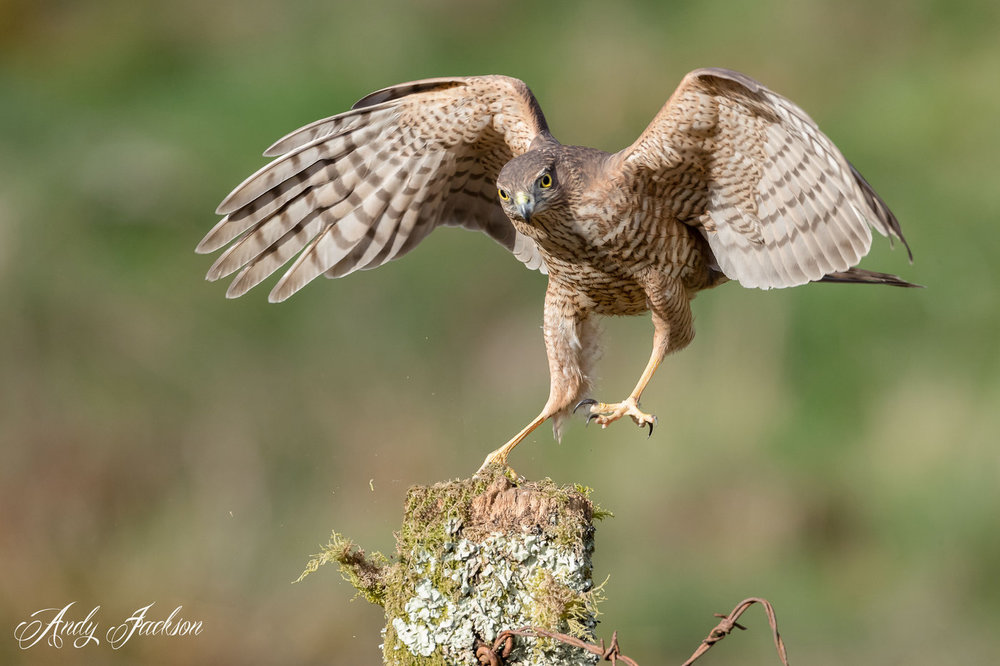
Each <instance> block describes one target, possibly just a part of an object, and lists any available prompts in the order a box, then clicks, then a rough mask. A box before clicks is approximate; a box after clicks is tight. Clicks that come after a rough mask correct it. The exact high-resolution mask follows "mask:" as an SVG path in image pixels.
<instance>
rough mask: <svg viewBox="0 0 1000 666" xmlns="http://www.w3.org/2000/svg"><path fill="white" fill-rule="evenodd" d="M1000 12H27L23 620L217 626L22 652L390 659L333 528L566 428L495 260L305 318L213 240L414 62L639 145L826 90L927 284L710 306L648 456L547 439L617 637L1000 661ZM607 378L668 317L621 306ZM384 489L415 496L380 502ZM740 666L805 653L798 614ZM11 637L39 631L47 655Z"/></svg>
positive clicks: (9, 456)
mask: <svg viewBox="0 0 1000 666" xmlns="http://www.w3.org/2000/svg"><path fill="white" fill-rule="evenodd" d="M998 14H1000V12H998V10H997V8H996V7H995V6H994V5H992V4H990V3H986V2H981V3H961V4H955V3H943V2H922V3H896V2H891V3H884V4H883V5H881V6H878V7H872V6H871V5H870V3H863V2H860V1H857V0H851V1H849V2H809V3H798V4H794V5H792V4H789V5H787V6H786V5H785V4H784V3H778V2H764V3H754V4H748V5H745V6H734V5H732V4H731V3H723V2H702V3H696V4H690V3H655V2H646V3H642V2H631V3H630V2H622V3H614V4H611V3H598V2H583V3H575V4H573V5H569V6H567V5H563V4H560V3H549V4H547V5H546V4H538V3H520V2H512V3H502V4H491V5H483V6H471V3H459V2H452V1H448V0H441V1H438V2H434V3H428V4H427V5H426V6H417V5H416V4H412V5H411V4H409V3H392V2H389V1H388V0H382V1H380V2H370V3H366V4H364V6H361V5H360V4H359V5H353V4H344V5H342V6H341V5H338V4H321V3H277V2H264V1H258V2H253V3H237V2H232V1H224V2H219V3H211V4H210V5H209V6H206V5H205V3H199V2H194V1H193V0H179V1H178V2H172V3H133V2H124V1H118V2H114V1H112V2H105V3H91V4H79V5H75V6H69V5H66V4H64V3H29V2H24V1H15V2H12V3H7V4H6V5H4V6H3V7H0V59H2V60H0V298H2V302H3V304H4V307H3V308H2V309H0V330H2V331H3V332H4V344H3V345H2V346H0V368H2V373H0V440H2V448H0V498H2V502H3V516H4V518H3V529H2V530H0V555H2V562H3V565H4V571H5V575H4V576H2V577H0V581H2V582H0V620H2V622H0V624H2V625H3V626H6V627H7V628H8V631H12V629H13V627H14V626H16V624H17V623H18V622H20V621H22V620H24V619H25V618H26V617H27V616H28V615H29V614H30V613H31V612H33V611H35V610H38V609H40V608H44V607H52V606H62V605H64V604H66V603H69V602H70V601H75V602H76V603H77V607H81V608H84V609H86V610H89V609H90V608H91V607H93V606H95V605H98V604H100V605H101V607H102V609H101V611H100V619H101V620H102V626H104V627H107V626H109V625H110V624H112V623H113V622H120V621H121V620H122V619H124V618H125V617H127V616H128V615H129V614H130V613H131V612H132V611H134V610H135V609H136V608H138V607H140V606H144V605H146V604H147V603H149V602H150V601H154V602H156V606H155V607H154V608H155V609H158V610H159V611H162V615H164V616H165V615H166V614H167V613H168V612H169V610H171V609H173V607H174V606H176V605H178V604H183V606H184V611H183V612H184V615H185V617H189V618H195V619H201V620H203V621H204V623H205V631H204V633H203V634H202V635H201V636H199V637H197V638H187V639H182V638H137V639H135V640H133V641H132V642H131V643H130V644H129V645H128V646H127V647H125V648H123V649H122V650H121V651H119V652H114V651H112V650H111V649H110V648H108V647H107V645H106V644H102V645H101V646H100V647H89V648H87V649H85V650H80V651H77V650H74V649H72V648H65V647H64V648H63V649H62V650H55V649H52V648H49V647H47V646H37V647H34V648H32V649H31V650H28V651H25V652H21V651H18V650H17V649H16V647H15V645H14V643H13V641H12V640H11V639H10V638H8V640H6V641H2V642H0V661H3V662H5V663H50V662H51V663H74V662H78V663H94V662H95V661H99V662H104V663H111V662H112V661H114V660H116V659H117V660H119V661H120V662H121V663H150V664H159V663H162V664H167V663H212V662H232V661H236V660H242V661H247V662H251V663H327V662H329V661H334V662H336V663H376V662H377V659H378V651H377V649H376V645H377V644H378V628H379V627H380V625H381V618H380V614H379V613H378V612H377V610H376V609H373V608H369V607H367V606H366V605H364V604H361V603H354V604H349V603H347V598H348V596H349V595H350V591H349V590H348V588H347V586H345V585H343V584H341V583H339V582H337V581H336V577H329V578H328V579H327V581H326V582H324V580H323V579H322V577H321V578H310V579H309V580H308V581H307V582H306V583H304V584H302V585H296V586H292V585H290V584H289V581H291V580H292V579H293V578H295V577H296V576H297V574H298V573H299V571H300V570H301V568H302V566H303V564H304V562H305V561H306V559H308V555H309V554H310V553H312V552H314V551H315V550H316V548H317V544H318V543H319V542H320V541H322V540H323V539H324V538H325V536H326V534H327V533H328V531H329V529H330V528H336V529H338V530H339V531H341V532H343V533H345V534H348V535H350V536H351V537H352V538H355V539H356V540H357V541H358V542H359V543H361V544H363V545H364V546H366V547H369V548H377V549H382V550H385V551H389V550H391V548H392V537H391V530H392V528H393V526H394V525H396V524H397V522H398V519H399V514H400V508H401V501H402V497H403V494H404V492H405V489H406V488H407V487H408V486H409V485H411V484H413V483H428V482H433V481H437V480H442V479H445V478H449V477H454V476H465V475H468V474H469V473H470V472H471V471H472V470H473V469H475V467H476V466H477V465H478V463H479V461H480V460H481V458H482V456H483V455H484V454H485V453H486V452H487V451H488V450H490V449H492V448H493V447H495V446H496V445H497V443H499V442H502V441H504V440H505V439H506V438H507V437H508V436H509V435H510V434H511V433H512V432H513V431H515V430H516V429H517V428H519V427H520V426H521V425H522V423H523V422H524V421H526V420H527V419H528V418H530V416H532V415H533V414H535V413H536V411H537V409H538V407H539V406H540V405H541V403H542V401H543V400H544V397H545V391H546V388H547V377H546V372H545V360H544V350H543V348H542V342H541V336H540V335H539V331H538V325H539V322H540V313H541V299H542V293H543V290H544V278H542V277H541V276H539V275H537V274H530V273H528V272H527V271H524V270H523V269H521V268H520V267H519V266H518V264H517V263H516V262H515V261H513V260H512V259H511V258H510V257H509V256H507V255H506V253H505V252H504V251H503V250H502V249H500V248H498V247H497V246H495V245H494V244H493V243H491V242H490V241H488V240H487V239H485V238H479V237H477V236H475V235H473V234H467V233H464V232H460V231H442V232H438V233H436V234H435V235H434V236H433V237H432V238H430V239H429V240H428V241H427V242H425V244H424V245H423V246H422V247H420V248H419V250H418V251H416V252H414V253H413V254H411V255H408V256H407V257H406V259H405V260H404V261H400V262H396V263H393V264H391V265H389V266H386V267H383V268H381V269H379V270H378V271H374V272H366V273H363V274H360V275H358V274H356V275H353V276H351V277H349V278H346V279H344V280H341V281H338V282H334V283H327V282H325V281H320V282H319V283H317V284H314V285H311V286H310V287H308V288H307V289H305V290H304V291H303V292H301V293H300V294H297V295H296V296H295V298H293V299H292V300H290V301H289V302H287V303H285V304H282V305H280V306H272V305H268V304H267V303H266V299H265V292H264V290H263V289H261V290H258V291H255V292H251V294H249V295H248V296H246V297H244V298H242V299H240V300H238V301H226V300H225V299H224V298H223V291H224V289H223V287H222V286H220V285H210V284H207V283H205V282H203V281H202V275H203V274H204V271H205V270H206V269H207V267H208V265H209V263H210V259H208V258H205V257H198V256H196V255H194V254H193V252H192V250H193V247H194V245H195V244H196V243H197V241H198V239H199V238H200V237H201V235H202V234H203V233H204V232H205V231H206V230H207V229H208V228H209V227H210V226H211V225H212V224H213V223H214V219H215V218H214V216H213V214H212V211H213V209H214V207H215V205H216V204H217V202H218V201H219V200H220V199H221V197H222V196H223V195H224V194H225V193H226V192H227V191H228V190H229V188H230V187H232V186H233V185H234V184H236V183H237V182H238V181H239V180H241V179H242V178H243V177H244V176H245V175H246V174H248V173H249V172H250V171H251V170H253V169H255V168H257V167H258V166H259V165H260V164H262V163H263V161H262V159H261V158H259V157H257V155H258V154H259V151H260V150H262V149H263V148H264V147H266V146H267V145H269V143H270V142H271V141H272V140H273V139H275V138H277V137H278V136H280V135H282V134H283V133H285V132H286V131H288V130H290V129H294V128H295V127H297V126H298V125H301V124H304V123H306V122H309V121H311V120H314V119H316V118H318V117H321V116H324V115H330V114H333V113H335V112H337V111H340V110H343V109H346V108H347V107H348V106H349V105H350V104H351V103H352V102H353V101H354V100H355V99H357V98H358V97H360V96H362V95H363V94H365V93H367V92H369V91H371V90H374V89H376V88H378V87H381V86H384V85H388V84H391V83H394V82H398V81H403V80H408V79H413V78H420V77H424V76H436V75H443V74H452V73H459V74H464V73H486V72H499V73H508V74H512V75H515V76H520V77H522V78H524V79H525V80H526V81H528V83H529V84H530V85H531V86H532V88H533V89H534V91H535V93H536V94H537V96H538V97H539V99H540V101H541V103H542V105H543V108H544V109H545V110H546V114H547V116H548V118H549V121H550V124H551V125H552V127H553V129H554V131H555V133H556V135H557V136H558V137H560V138H561V139H562V140H564V141H567V142H579V143H587V144H590V145H595V146H598V147H601V148H605V149H609V150H612V149H617V148H619V147H621V146H623V145H625V144H627V143H628V142H630V141H631V140H632V139H633V138H634V136H635V135H636V134H637V133H638V132H639V131H640V130H641V129H642V127H644V126H645V123H646V122H648V120H649V119H650V118H651V117H652V115H653V114H654V113H655V112H656V110H657V109H658V108H659V106H660V105H661V104H662V103H663V101H664V100H665V99H666V97H667V96H668V95H669V93H670V91H671V90H672V88H673V86H674V85H676V83H677V81H679V79H680V77H681V76H682V75H683V73H684V72H686V71H687V70H689V69H691V68H694V67H697V66H704V65H725V66H730V67H733V68H736V69H739V70H742V71H745V72H747V73H749V74H751V75H753V76H756V77H758V78H760V79H762V80H763V81H764V82H765V84H767V85H769V86H771V87H773V88H774V89H776V90H778V91H779V92H782V93H784V94H786V95H788V96H790V97H792V98H793V99H794V100H796V101H797V102H799V103H800V104H801V105H802V106H803V107H804V108H806V109H807V110H808V111H809V112H810V113H811V114H812V115H813V116H814V118H816V120H817V121H818V122H819V123H820V125H821V126H822V127H823V128H824V129H825V130H826V131H827V133H828V134H830V135H831V136H832V137H833V138H834V140H835V141H836V142H837V143H838V145H840V146H841V147H842V148H843V150H844V152H845V153H846V154H847V155H848V157H849V158H850V159H851V160H852V161H853V162H854V163H855V164H856V165H857V166H858V168H859V169H860V170H861V171H862V172H863V173H864V174H865V175H866V177H867V178H868V179H869V180H870V181H871V182H872V183H873V184H874V186H875V187H876V189H877V190H878V191H879V192H880V193H882V194H883V196H884V197H885V198H886V200H887V201H889V203H890V204H891V205H892V207H893V209H894V210H895V212H896V213H897V215H898V216H899V218H900V220H901V221H902V223H903V227H904V230H905V231H906V233H907V237H908V239H909V240H910V243H911V245H912V247H913V249H914V253H915V255H916V263H915V264H914V265H913V266H909V265H907V263H906V261H905V256H904V254H903V252H901V251H900V249H899V248H898V247H897V249H896V250H895V251H890V250H889V249H888V244H887V243H885V242H881V243H879V244H878V246H877V247H876V248H875V250H874V251H873V253H872V256H871V257H870V258H869V259H868V260H866V263H865V265H866V266H869V267H872V268H876V269H881V270H887V271H890V272H898V273H900V274H902V275H904V276H905V277H907V278H908V279H911V280H913V281H916V282H920V283H922V284H926V285H927V286H928V289H926V290H921V291H903V290H891V289H877V288H850V287H842V286H835V285H814V286H810V287H806V288H802V289H796V290H792V291H786V292H773V293H761V292H750V291H746V290H742V289H740V288H739V287H738V286H735V285H727V286H725V287H722V288H720V289H718V290H716V291H714V292H711V293H706V294H703V295H702V296H700V297H699V298H698V299H697V301H696V303H695V310H696V316H697V325H698V329H699V334H698V337H697V339H696V341H695V343H694V344H693V345H692V346H691V347H690V348H689V349H688V350H685V351H684V352H683V353H682V354H679V355H677V356H676V357H672V358H670V359H669V360H668V362H667V363H666V364H665V365H664V367H663V368H662V370H661V371H660V373H659V375H658V376H657V378H656V379H655V381H654V383H653V385H652V387H651V388H650V390H649V392H648V393H647V394H646V395H645V396H644V404H645V406H646V407H648V408H649V409H651V410H652V411H654V412H656V413H657V414H658V415H659V417H660V426H659V428H658V429H657V431H656V433H655V435H654V437H653V438H652V439H649V440H646V439H645V438H644V437H643V436H641V434H640V433H638V432H636V431H634V430H632V429H631V428H630V427H629V425H628V424H621V425H618V426H615V427H613V428H611V429H609V430H607V431H603V432H602V431H598V430H596V429H589V430H585V429H584V428H583V427H582V425H581V424H580V423H574V424H571V425H570V427H569V428H568V432H567V433H566V435H565V437H564V440H563V443H562V444H561V445H556V444H554V443H553V442H552V440H551V438H550V436H549V433H548V430H547V428H544V429H542V430H541V431H540V432H539V433H538V435H536V436H534V437H532V438H531V440H530V441H529V442H528V443H527V444H525V445H524V446H523V447H521V448H520V449H519V450H518V451H517V453H516V454H515V457H514V459H513V463H514V464H515V466H516V467H517V469H518V470H519V471H520V472H522V473H524V474H526V475H528V476H529V477H539V476H546V475H548V476H552V477H554V478H556V479H557V480H559V481H562V482H573V481H578V482H582V483H586V484H588V485H591V486H593V487H595V488H596V489H597V495H596V497H597V499H598V501H600V502H601V504H602V505H605V506H607V507H608V508H610V509H612V510H613V511H615V513H616V518H614V519H613V520H609V521H606V522H605V523H603V524H601V526H600V532H599V535H598V553H597V564H598V572H597V574H598V576H603V575H605V574H611V581H610V583H609V584H608V587H607V591H608V597H609V599H608V602H607V603H606V606H605V608H604V610H605V615H604V616H603V619H604V622H605V624H604V625H603V626H604V627H606V630H605V631H604V633H606V634H610V631H611V629H613V628H617V629H619V630H620V631H621V635H622V638H623V641H624V642H625V645H626V651H627V652H628V653H629V654H630V655H631V656H633V657H635V658H637V659H638V660H639V662H640V663H644V664H653V663H660V662H662V661H664V655H668V656H669V657H670V659H676V660H680V659H683V657H684V656H686V653H687V652H688V651H689V650H690V649H692V648H693V647H694V646H695V645H696V644H697V641H698V640H700V638H701V637H702V636H703V635H704V634H705V632H706V631H707V629H708V628H710V627H711V626H712V624H713V623H714V620H712V618H711V612H712V611H723V610H728V609H729V608H731V607H732V605H733V604H735V602H736V601H738V600H739V599H741V598H743V597H745V596H749V595H762V596H767V597H769V598H770V599H771V600H772V601H773V602H774V603H775V605H776V607H777V610H778V617H779V621H780V623H781V628H782V632H783V634H784V636H785V638H786V641H787V643H788V645H789V650H790V652H791V653H792V657H793V658H794V659H795V660H796V661H801V662H808V663H814V664H822V663H830V664H833V663H843V662H850V663H863V662H871V663H882V662H905V663H910V664H932V663H933V664H936V663H941V662H943V661H947V662H958V661H963V662H968V663H992V662H995V661H997V660H998V657H1000V646H998V644H997V641H996V640H995V638H994V637H993V634H994V627H995V626H996V623H997V621H998V620H1000V613H998V612H997V610H996V605H997V603H998V602H1000V584H998V583H997V578H996V575H995V567H996V563H997V562H998V561H1000V530H998V529H997V528H998V524H997V507H998V505H1000V491H998V490H997V487H998V484H997V477H998V474H1000V455H998V453H997V441H998V440H1000V437H998V435H1000V410H998V409H997V405H998V404H1000V344H998V332H1000V307H998V305H997V303H998V302H1000V293H998V292H1000V281H998V279H997V278H998V276H997V270H996V264H995V258H996V257H997V256H1000V240H998V238H1000V236H998V234H997V233H996V222H997V219H998V218H1000V200H998V197H997V195H996V192H995V190H996V188H995V186H994V185H995V183H997V182H1000V163H998V162H997V160H996V150H997V148H998V147H1000V141H998V139H1000V130H998V129H997V125H996V118H997V117H998V116H1000V84H998V82H997V79H996V72H997V71H1000V45H998V44H997V42H996V40H995V33H996V28H997V26H998V25H1000V22H998V18H1000V16H998ZM606 328H607V333H608V336H607V340H608V349H607V353H606V356H605V359H604V362H603V364H602V381H601V390H600V392H599V395H601V396H604V397H607V398H615V397H616V396H620V395H623V394H624V393H625V392H626V391H628V390H629V388H630V387H631V385H632V382H633V381H634V380H635V377H636V375H637V373H638V371H639V370H640V369H641V365H642V363H643V361H644V360H645V358H646V355H647V350H648V345H649V338H650V336H649V333H650V330H649V329H650V326H649V322H648V320H647V319H645V318H635V319H631V320H615V321H610V322H608V323H607V327H606ZM369 482H371V484H372V486H373V487H374V491H372V489H371V486H370V485H369ZM750 623H751V625H752V626H753V631H751V632H750V633H749V634H742V635H741V636H740V637H739V638H738V639H737V638H734V639H732V642H731V643H730V642H728V641H727V643H726V644H724V645H722V646H720V647H718V648H716V651H715V654H713V655H712V657H711V658H712V659H714V660H715V661H716V662H718V663H745V662H761V663H766V660H770V659H772V658H773V657H772V655H771V654H770V651H771V649H772V648H771V646H770V639H769V638H768V636H767V632H766V630H765V629H764V627H765V624H764V622H763V619H762V618H760V619H751V620H750ZM8 637H10V633H8Z"/></svg>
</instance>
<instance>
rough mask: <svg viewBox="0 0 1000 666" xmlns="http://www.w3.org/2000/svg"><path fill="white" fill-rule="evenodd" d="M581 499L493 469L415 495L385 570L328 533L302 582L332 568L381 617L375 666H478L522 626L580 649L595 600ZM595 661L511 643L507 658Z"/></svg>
mask: <svg viewBox="0 0 1000 666" xmlns="http://www.w3.org/2000/svg"><path fill="white" fill-rule="evenodd" d="M588 494H589V490H588V489H585V488H581V487H576V488H566V487H560V486H557V485H556V484H555V483H553V482H552V481H549V480H545V481H540V482H525V481H523V480H516V481H515V480H512V479H511V478H508V476H507V474H506V473H505V472H504V471H502V470H499V469H497V470H494V471H492V472H490V473H488V474H485V475H482V476H478V477H474V478H472V479H467V480H463V481H451V482H446V483H439V484H436V485H434V486H430V487H426V486H415V487H413V488H411V489H410V491H409V493H408V495H407V499H406V509H405V515H404V519H403V525H402V528H401V529H400V530H399V532H398V534H397V538H396V555H395V557H394V558H393V561H392V562H390V561H389V560H388V558H385V557H384V556H382V555H381V554H378V553H376V554H374V555H373V556H371V557H368V556H365V554H364V551H361V550H360V549H358V548H357V547H356V546H355V545H354V544H353V543H351V542H350V541H348V540H346V539H343V538H342V537H340V536H339V535H337V534H334V538H333V540H332V541H331V543H330V544H329V545H328V546H327V548H326V549H325V550H324V552H323V553H322V554H321V555H320V556H318V557H317V558H316V559H314V560H313V561H312V562H310V563H309V567H308V569H307V571H306V573H308V572H310V571H315V570H316V568H317V567H318V566H319V565H321V564H324V563H326V562H330V561H336V562H338V563H340V566H341V571H342V572H343V574H344V575H345V577H346V578H347V579H348V580H349V581H350V582H351V583H352V584H353V585H354V586H355V587H356V588H357V589H358V591H359V593H360V594H361V595H362V596H364V597H365V598H366V599H368V600H369V601H372V602H373V603H378V604H380V605H381V606H383V607H384V608H385V618H386V625H385V629H383V645H382V653H383V659H384V663H385V664H392V665H404V664H405V665H416V664H420V665H430V664H448V665H449V666H450V665H453V664H470V665H472V664H478V663H480V662H479V661H478V660H477V657H476V649H477V647H478V646H480V645H482V644H484V643H485V644H492V643H493V641H494V640H495V639H496V637H497V635H498V634H499V633H500V632H501V631H503V630H506V629H519V628H522V627H525V626H533V627H539V628H542V629H546V630H549V631H555V632H561V633H568V634H572V635H575V636H577V637H579V638H582V639H585V640H588V641H590V640H593V639H594V627H595V626H596V624H597V621H596V615H597V609H596V602H597V597H598V594H599V590H595V587H594V583H593V579H592V568H591V555H592V553H593V550H594V526H593V519H594V513H595V511H594V505H593V504H592V503H591V501H590V500H589V498H588ZM598 517H600V514H598ZM305 575H306V574H303V576H305ZM596 661H597V659H596V657H595V656H594V655H591V654H589V653H587V652H586V651H584V650H581V649H579V648H576V647H573V646H570V645H566V644H564V643H562V642H558V641H554V640H551V639H545V638H518V639H517V640H516V642H515V643H514V644H513V648H512V651H511V652H510V654H509V655H508V656H507V658H506V659H505V663H507V664H523V665H525V666H550V665H551V666H556V665H559V666H564V665H569V664H573V665H574V666H577V665H579V664H594V663H596Z"/></svg>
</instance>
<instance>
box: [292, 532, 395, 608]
mask: <svg viewBox="0 0 1000 666" xmlns="http://www.w3.org/2000/svg"><path fill="white" fill-rule="evenodd" d="M321 548H322V550H321V551H320V552H319V553H318V554H316V555H314V556H313V559H311V560H309V562H308V563H307V564H306V568H305V571H303V572H302V574H301V575H300V576H299V577H298V578H297V579H296V580H295V581H294V582H296V583H299V582H301V581H302V580H303V579H305V577H306V576H308V575H309V574H311V573H315V572H316V571H317V570H318V569H319V568H320V567H321V566H323V565H324V564H329V563H331V562H336V563H337V564H339V565H340V575H341V576H342V577H343V578H344V580H346V581H347V582H348V583H350V584H351V585H352V586H353V587H354V589H355V590H357V593H358V594H359V595H360V596H362V597H364V598H365V599H367V600H368V601H370V602H372V603H373V604H378V605H379V606H384V605H385V594H386V577H387V573H388V571H389V567H388V564H389V559H388V558H387V557H386V556H385V555H383V554H382V553H380V552H378V551H376V552H374V553H372V554H371V556H369V557H366V556H365V551H363V550H361V549H360V548H358V546H357V545H356V544H355V543H354V542H353V541H351V540H350V539H348V538H346V537H344V536H343V535H341V534H339V533H337V532H336V531H334V532H332V533H331V534H330V541H329V543H327V544H326V545H325V546H322V547H321Z"/></svg>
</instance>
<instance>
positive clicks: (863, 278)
mask: <svg viewBox="0 0 1000 666" xmlns="http://www.w3.org/2000/svg"><path fill="white" fill-rule="evenodd" d="M816 282H842V283H851V284H887V285H889V286H892V287H913V288H917V289H923V288H924V285H922V284H913V283H912V282H907V281H906V280H904V279H902V278H901V277H899V276H898V275H890V274H889V273H879V272H877V271H867V270H865V269H863V268H849V269H847V270H846V271H839V272H837V273H830V274H829V275H824V276H823V277H821V278H820V279H819V280H816Z"/></svg>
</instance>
